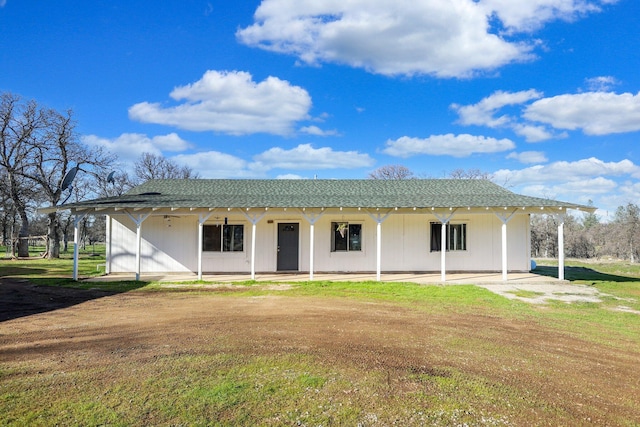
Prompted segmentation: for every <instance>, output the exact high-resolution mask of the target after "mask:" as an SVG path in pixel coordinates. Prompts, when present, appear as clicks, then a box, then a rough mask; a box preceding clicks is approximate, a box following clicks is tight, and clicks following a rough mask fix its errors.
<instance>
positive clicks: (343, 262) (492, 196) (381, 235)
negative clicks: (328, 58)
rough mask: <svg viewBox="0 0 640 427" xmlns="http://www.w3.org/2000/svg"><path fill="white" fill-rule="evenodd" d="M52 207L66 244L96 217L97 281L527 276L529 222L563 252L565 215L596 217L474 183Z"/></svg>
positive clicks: (164, 183)
mask: <svg viewBox="0 0 640 427" xmlns="http://www.w3.org/2000/svg"><path fill="white" fill-rule="evenodd" d="M52 209H55V210H70V211H71V213H72V214H73V215H75V218H76V222H75V224H76V235H77V225H78V223H79V221H80V219H82V218H83V217H84V216H85V215H87V214H94V215H96V214H98V215H101V214H102V215H106V217H107V230H106V244H107V261H106V266H107V267H106V271H107V273H120V272H131V273H133V272H135V274H136V277H137V278H139V277H140V274H141V273H174V272H175V273H177V272H183V273H184V272H192V273H195V274H197V275H198V277H199V278H201V277H202V275H203V273H234V272H235V273H250V274H251V277H252V278H255V274H256V272H303V273H307V272H308V274H309V277H310V279H313V274H314V273H319V272H371V273H373V272H376V275H377V277H378V280H379V279H380V273H381V272H438V271H439V272H440V273H441V280H442V281H445V280H446V273H447V272H448V271H449V272H453V271H456V272H502V277H503V279H504V280H506V279H507V274H508V272H523V271H529V270H530V266H531V249H530V248H531V243H530V226H529V224H530V221H529V219H530V218H529V217H530V215H531V214H533V213H537V214H539V213H544V214H550V215H554V216H557V218H558V219H559V224H560V225H559V233H558V236H559V238H558V239H559V244H558V247H559V248H562V247H563V241H562V239H563V237H562V236H563V232H562V227H563V218H564V215H565V213H566V212H567V210H568V209H575V210H584V211H590V212H592V211H593V210H594V208H593V207H590V206H584V205H578V204H574V203H566V202H560V201H556V200H551V199H544V198H536V197H528V196H523V195H519V194H515V193H513V192H511V191H509V190H506V189H504V188H502V187H500V186H499V185H497V184H495V183H493V182H491V181H488V180H479V179H472V180H464V179H408V180H374V179H367V180H268V179H264V180H258V179H246V180H244V179H191V180H184V179H161V180H150V181H147V182H145V183H144V184H142V185H139V186H137V187H135V188H134V189H132V190H131V191H129V192H128V193H126V194H124V195H122V196H118V197H109V198H101V199H95V200H88V201H83V202H78V203H70V204H66V205H62V206H56V207H52V208H48V210H52ZM46 210H47V209H45V210H44V211H46ZM76 248H77V245H76ZM559 252H560V257H559V258H560V259H559V264H560V268H559V278H560V279H563V278H564V259H563V258H564V256H563V251H562V249H561V250H560V251H559ZM74 258H75V261H76V262H75V268H74V279H77V252H76V254H75V256H74Z"/></svg>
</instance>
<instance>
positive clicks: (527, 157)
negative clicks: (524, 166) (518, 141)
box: [507, 151, 549, 163]
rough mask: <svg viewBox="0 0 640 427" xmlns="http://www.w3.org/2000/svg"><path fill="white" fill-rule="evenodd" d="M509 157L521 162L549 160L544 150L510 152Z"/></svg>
mask: <svg viewBox="0 0 640 427" xmlns="http://www.w3.org/2000/svg"><path fill="white" fill-rule="evenodd" d="M507 159H515V160H517V161H519V162H520V163H546V162H548V161H549V159H547V156H546V155H545V154H544V153H543V152H542V151H523V152H522V153H515V152H514V153H510V154H509V155H508V156H507Z"/></svg>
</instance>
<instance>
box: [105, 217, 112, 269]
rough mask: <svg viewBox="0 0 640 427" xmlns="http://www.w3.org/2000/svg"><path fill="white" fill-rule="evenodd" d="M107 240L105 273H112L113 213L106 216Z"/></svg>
mask: <svg viewBox="0 0 640 427" xmlns="http://www.w3.org/2000/svg"><path fill="white" fill-rule="evenodd" d="M105 222H106V224H105V227H106V229H105V240H106V242H105V243H106V245H107V247H106V248H105V258H106V259H105V263H104V273H105V274H110V273H111V227H112V225H113V224H112V222H111V215H106V216H105Z"/></svg>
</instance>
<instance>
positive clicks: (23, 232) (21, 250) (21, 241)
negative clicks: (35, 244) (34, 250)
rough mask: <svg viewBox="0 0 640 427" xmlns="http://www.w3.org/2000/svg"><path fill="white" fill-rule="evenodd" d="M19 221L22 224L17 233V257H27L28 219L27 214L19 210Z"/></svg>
mask: <svg viewBox="0 0 640 427" xmlns="http://www.w3.org/2000/svg"><path fill="white" fill-rule="evenodd" d="M20 219H21V222H22V224H21V225H20V231H19V232H18V245H17V246H18V257H19V258H28V257H29V217H28V216H27V212H25V211H24V210H22V209H21V210H20Z"/></svg>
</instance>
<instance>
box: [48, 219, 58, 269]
mask: <svg viewBox="0 0 640 427" xmlns="http://www.w3.org/2000/svg"><path fill="white" fill-rule="evenodd" d="M58 229H59V226H58V215H57V214H56V213H50V214H49V223H48V226H47V235H48V239H47V258H49V259H54V258H60V239H59V238H58V234H59V233H58Z"/></svg>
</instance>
